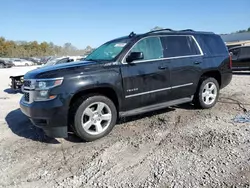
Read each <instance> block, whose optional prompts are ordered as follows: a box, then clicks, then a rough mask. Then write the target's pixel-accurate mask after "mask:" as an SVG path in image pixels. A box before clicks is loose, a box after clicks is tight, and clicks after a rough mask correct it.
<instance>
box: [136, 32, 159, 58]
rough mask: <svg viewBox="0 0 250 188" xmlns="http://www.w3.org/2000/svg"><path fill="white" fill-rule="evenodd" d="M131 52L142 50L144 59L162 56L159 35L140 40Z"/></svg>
mask: <svg viewBox="0 0 250 188" xmlns="http://www.w3.org/2000/svg"><path fill="white" fill-rule="evenodd" d="M131 52H143V55H144V60H152V59H160V58H163V49H162V45H161V41H160V38H159V37H148V38H144V39H142V40H140V41H139V42H138V43H137V44H136V45H135V46H134V47H133V48H132V49H131Z"/></svg>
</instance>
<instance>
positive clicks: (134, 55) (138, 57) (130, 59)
mask: <svg viewBox="0 0 250 188" xmlns="http://www.w3.org/2000/svg"><path fill="white" fill-rule="evenodd" d="M141 59H144V55H143V52H131V53H130V55H129V56H128V57H127V58H126V61H127V62H128V63H131V62H133V61H136V60H141Z"/></svg>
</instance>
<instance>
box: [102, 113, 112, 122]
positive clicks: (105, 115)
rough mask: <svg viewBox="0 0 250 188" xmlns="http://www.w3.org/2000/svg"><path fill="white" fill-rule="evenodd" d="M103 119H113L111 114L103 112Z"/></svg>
mask: <svg viewBox="0 0 250 188" xmlns="http://www.w3.org/2000/svg"><path fill="white" fill-rule="evenodd" d="M101 119H102V120H105V121H109V120H111V114H103V115H102V117H101Z"/></svg>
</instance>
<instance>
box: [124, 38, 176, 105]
mask: <svg viewBox="0 0 250 188" xmlns="http://www.w3.org/2000/svg"><path fill="white" fill-rule="evenodd" d="M130 52H143V54H144V59H143V60H139V61H134V62H132V63H130V64H128V63H126V57H127V56H128V55H129V54H130ZM121 72H122V79H123V88H124V93H125V104H124V108H125V109H126V110H130V109H134V108H138V107H142V106H147V105H151V104H155V103H160V102H163V101H166V100H168V94H169V93H170V89H171V88H170V73H169V67H168V66H167V65H166V64H165V63H164V59H163V48H162V44H161V40H160V38H159V37H156V36H151V37H146V38H143V39H141V40H139V41H138V42H137V43H136V44H135V45H134V46H133V47H132V48H131V49H130V50H129V51H128V53H127V55H126V56H125V58H124V60H123V64H122V67H121Z"/></svg>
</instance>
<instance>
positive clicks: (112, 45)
mask: <svg viewBox="0 0 250 188" xmlns="http://www.w3.org/2000/svg"><path fill="white" fill-rule="evenodd" d="M128 42H129V39H120V40H116V41H112V42H108V43H105V44H103V45H101V46H100V47H99V48H97V49H96V50H95V51H94V52H92V53H91V54H89V55H88V56H87V58H86V59H85V60H91V61H98V60H99V61H101V60H104V61H111V60H114V59H115V58H116V56H117V55H118V54H119V53H120V52H121V51H122V50H123V48H124V47H125V46H126V44H127V43H128Z"/></svg>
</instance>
